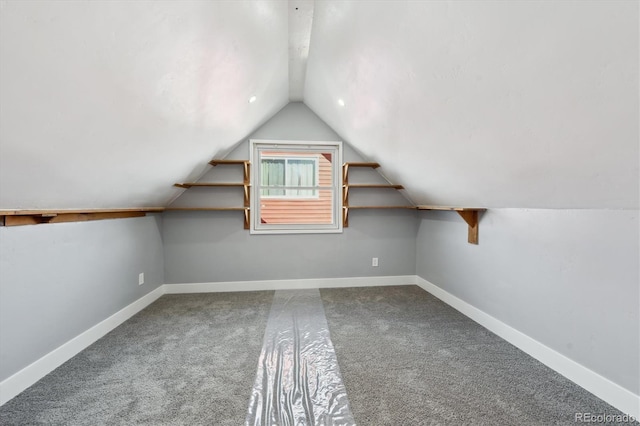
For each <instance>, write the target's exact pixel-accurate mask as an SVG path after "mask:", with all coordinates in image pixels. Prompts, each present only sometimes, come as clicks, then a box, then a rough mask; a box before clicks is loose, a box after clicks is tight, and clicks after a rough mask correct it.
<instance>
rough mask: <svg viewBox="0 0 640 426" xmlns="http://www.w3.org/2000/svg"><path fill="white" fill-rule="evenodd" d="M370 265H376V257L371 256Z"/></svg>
mask: <svg viewBox="0 0 640 426" xmlns="http://www.w3.org/2000/svg"><path fill="white" fill-rule="evenodd" d="M371 266H378V258H377V257H372V258H371Z"/></svg>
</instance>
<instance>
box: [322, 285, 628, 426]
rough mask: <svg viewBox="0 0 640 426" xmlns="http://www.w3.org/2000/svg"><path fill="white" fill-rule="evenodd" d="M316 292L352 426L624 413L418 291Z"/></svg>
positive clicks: (561, 420) (547, 421) (554, 420)
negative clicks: (338, 365) (341, 379)
mask: <svg viewBox="0 0 640 426" xmlns="http://www.w3.org/2000/svg"><path fill="white" fill-rule="evenodd" d="M321 294H322V299H323V304H324V308H325V314H326V317H327V322H328V324H329V330H330V331H331V340H332V341H333V344H334V347H335V350H336V354H337V356H338V362H339V364H340V371H341V372H342V378H343V381H344V384H345V386H346V388H347V395H348V397H349V402H350V404H351V411H352V413H353V415H354V417H355V421H356V423H357V424H359V425H450V424H464V425H467V424H482V425H552V424H567V425H568V424H572V425H575V424H576V423H575V421H574V419H575V417H574V415H575V413H576V412H587V413H607V414H622V413H620V412H619V411H618V410H616V409H615V408H613V407H611V406H610V405H608V404H607V403H605V402H603V401H602V400H600V399H598V398H596V397H595V396H593V395H592V394H590V393H589V392H587V391H585V390H584V389H582V388H581V387H579V386H577V385H576V384H574V383H573V382H570V381H569V380H567V379H565V378H564V377H562V376H560V375H559V374H557V373H555V372H554V371H553V370H551V369H549V368H548V367H546V366H544V365H543V364H541V363H540V362H538V361H536V360H534V359H533V358H531V357H530V356H528V355H526V354H525V353H524V352H522V351H520V350H519V349H517V348H516V347H514V346H512V345H511V344H509V343H507V342H506V341H504V340H502V339H501V338H499V337H498V336H496V335H495V334H493V333H491V332H489V331H487V330H486V329H485V328H483V327H481V326H480V325H478V324H477V323H475V322H474V321H472V320H470V319H469V318H467V317H465V316H464V315H462V314H461V313H459V312H458V311H456V310H454V309H453V308H451V307H449V306H448V305H446V304H444V303H443V302H441V301H440V300H438V299H436V298H435V297H433V296H431V295H430V294H429V293H427V292H425V291H424V290H422V289H421V288H419V287H417V286H396V287H369V288H365V289H362V288H347V289H326V290H325V289H323V290H321ZM627 424H628V423H627Z"/></svg>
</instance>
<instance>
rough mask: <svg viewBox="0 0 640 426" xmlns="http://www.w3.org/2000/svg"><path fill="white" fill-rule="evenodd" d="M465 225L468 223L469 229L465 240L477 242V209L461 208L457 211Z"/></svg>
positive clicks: (472, 242)
mask: <svg viewBox="0 0 640 426" xmlns="http://www.w3.org/2000/svg"><path fill="white" fill-rule="evenodd" d="M457 213H458V214H459V215H460V217H462V219H464V221H465V222H467V225H469V231H468V235H467V241H468V242H469V244H476V245H477V244H478V210H463V211H458V212H457Z"/></svg>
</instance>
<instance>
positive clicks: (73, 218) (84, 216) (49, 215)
mask: <svg viewBox="0 0 640 426" xmlns="http://www.w3.org/2000/svg"><path fill="white" fill-rule="evenodd" d="M162 211H164V207H142V208H137V209H136V208H131V209H84V210H82V209H73V210H50V209H49V210H0V226H20V225H39V224H44V223H63V222H86V221H91V220H104V219H125V218H129V217H143V216H146V215H147V213H156V212H158V213H159V212H162Z"/></svg>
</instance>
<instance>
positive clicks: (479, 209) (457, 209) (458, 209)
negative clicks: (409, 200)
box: [417, 205, 487, 212]
mask: <svg viewBox="0 0 640 426" xmlns="http://www.w3.org/2000/svg"><path fill="white" fill-rule="evenodd" d="M417 208H418V210H445V211H455V212H470V211H476V212H483V211H486V210H487V209H486V208H484V207H451V206H422V205H421V206H417Z"/></svg>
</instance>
